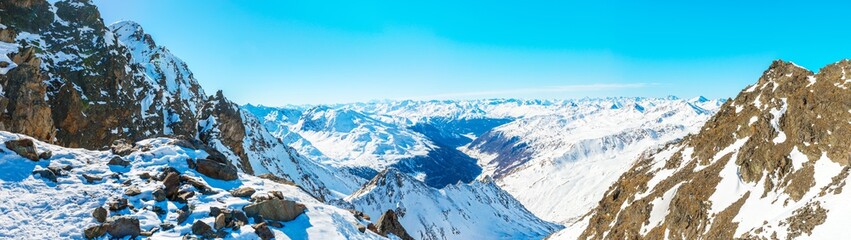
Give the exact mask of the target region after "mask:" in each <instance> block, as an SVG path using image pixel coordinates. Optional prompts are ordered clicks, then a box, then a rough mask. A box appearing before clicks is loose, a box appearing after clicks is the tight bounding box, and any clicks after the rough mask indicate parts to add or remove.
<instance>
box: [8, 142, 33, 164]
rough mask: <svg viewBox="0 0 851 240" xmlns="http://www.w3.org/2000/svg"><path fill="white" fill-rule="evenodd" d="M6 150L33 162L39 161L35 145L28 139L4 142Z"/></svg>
mask: <svg viewBox="0 0 851 240" xmlns="http://www.w3.org/2000/svg"><path fill="white" fill-rule="evenodd" d="M6 148H8V149H9V150H12V152H15V153H17V154H18V155H21V157H24V158H26V159H29V160H33V161H38V159H39V157H38V153H37V152H36V149H35V143H34V142H33V141H32V140H30V139H26V138H23V139H18V140H9V141H6Z"/></svg>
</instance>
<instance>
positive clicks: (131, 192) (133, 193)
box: [124, 186, 142, 197]
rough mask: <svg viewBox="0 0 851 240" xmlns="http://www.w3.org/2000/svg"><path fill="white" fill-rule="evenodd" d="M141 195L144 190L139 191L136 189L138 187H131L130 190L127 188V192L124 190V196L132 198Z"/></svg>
mask: <svg viewBox="0 0 851 240" xmlns="http://www.w3.org/2000/svg"><path fill="white" fill-rule="evenodd" d="M141 193H142V190H139V188H138V187H136V186H130V187H129V188H127V190H124V195H127V196H131V197H132V196H136V195H139V194H141Z"/></svg>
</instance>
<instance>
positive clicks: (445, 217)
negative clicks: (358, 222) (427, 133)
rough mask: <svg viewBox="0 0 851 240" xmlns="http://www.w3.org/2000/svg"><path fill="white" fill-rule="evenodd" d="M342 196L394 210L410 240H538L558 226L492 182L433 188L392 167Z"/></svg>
mask: <svg viewBox="0 0 851 240" xmlns="http://www.w3.org/2000/svg"><path fill="white" fill-rule="evenodd" d="M346 200H347V201H349V202H351V203H352V204H353V205H354V207H355V208H356V209H359V210H361V211H363V212H364V213H366V214H368V215H371V216H378V215H380V214H381V213H383V212H384V211H387V210H388V209H389V210H393V211H395V212H396V213H397V214H398V215H399V222H400V223H401V224H402V225H403V226H404V227H405V229H406V230H407V232H408V233H409V234H410V235H411V236H413V237H414V238H416V239H540V238H543V237H544V236H547V235H549V234H550V233H552V232H553V231H556V230H558V229H561V228H562V227H561V226H559V225H556V224H553V223H549V222H545V221H542V220H541V219H539V218H538V217H536V216H535V215H534V214H532V213H531V212H529V211H528V210H526V208H525V207H523V205H522V204H520V202H517V200H515V199H514V198H513V197H511V195H509V194H508V193H506V192H505V191H503V190H502V189H500V188H499V187H498V186H496V184H494V183H493V182H492V181H484V182H482V181H474V182H472V183H469V184H465V183H458V184H452V185H448V186H446V187H445V188H443V189H440V190H438V189H435V188H432V187H429V186H427V185H426V184H424V183H423V182H421V181H419V180H416V179H414V178H413V177H411V176H410V175H408V174H404V173H401V172H399V171H398V170H396V169H393V168H390V169H387V170H385V171H383V172H381V173H379V174H378V175H377V176H376V177H375V178H374V179H372V180H371V181H370V182H369V183H368V184H366V185H364V187H363V188H361V189H360V190H358V191H357V192H355V193H354V194H352V196H350V197H348V198H347V199H346Z"/></svg>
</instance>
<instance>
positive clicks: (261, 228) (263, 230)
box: [252, 222, 275, 240]
mask: <svg viewBox="0 0 851 240" xmlns="http://www.w3.org/2000/svg"><path fill="white" fill-rule="evenodd" d="M252 228H254V233H257V236H258V237H260V239H263V240H269V239H273V238H275V234H274V233H272V230H269V226H267V224H266V223H265V222H262V223H258V224H254V225H253V226H252Z"/></svg>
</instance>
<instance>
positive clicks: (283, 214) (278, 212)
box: [242, 198, 307, 222]
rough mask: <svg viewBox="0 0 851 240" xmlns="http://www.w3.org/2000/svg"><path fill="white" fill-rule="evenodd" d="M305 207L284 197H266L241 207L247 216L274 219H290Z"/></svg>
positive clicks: (299, 213) (302, 211)
mask: <svg viewBox="0 0 851 240" xmlns="http://www.w3.org/2000/svg"><path fill="white" fill-rule="evenodd" d="M306 209H307V208H306V207H305V206H304V205H303V204H300V203H296V202H294V201H290V200H286V199H277V198H273V199H268V200H263V201H259V202H256V203H252V204H249V205H247V206H245V207H243V209H242V210H243V211H245V214H246V215H248V216H249V217H252V218H253V217H256V216H261V217H263V218H264V219H270V220H275V221H284V222H287V221H292V220H293V219H295V218H296V217H298V215H301V214H302V213H304V210H306Z"/></svg>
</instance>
